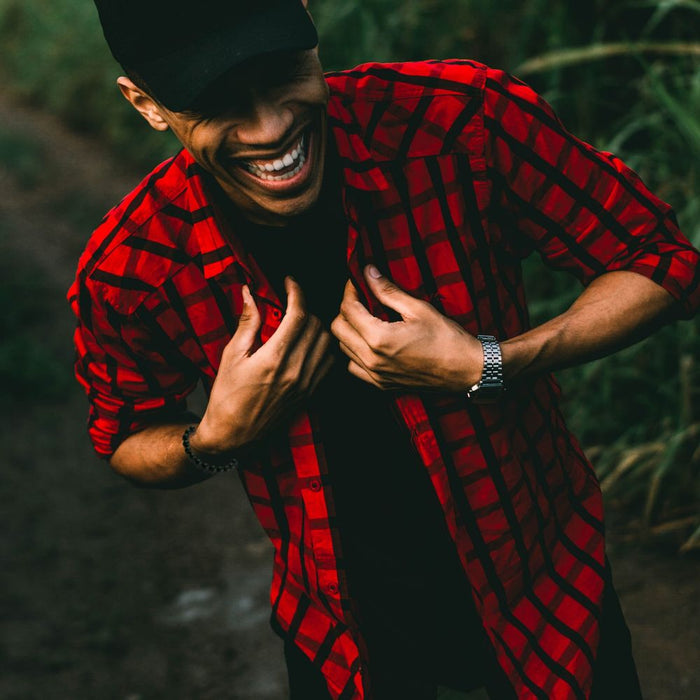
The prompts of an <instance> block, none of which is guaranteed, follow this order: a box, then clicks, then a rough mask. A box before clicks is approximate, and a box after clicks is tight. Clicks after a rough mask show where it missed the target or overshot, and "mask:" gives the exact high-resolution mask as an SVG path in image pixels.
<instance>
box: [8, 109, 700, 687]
mask: <svg viewBox="0 0 700 700" xmlns="http://www.w3.org/2000/svg"><path fill="white" fill-rule="evenodd" d="M0 125H1V126H0V132H1V133H0V136H2V137H3V138H7V137H9V136H11V137H12V138H16V139H17V140H18V141H19V142H20V143H23V144H25V146H26V149H28V150H30V151H32V153H33V154H34V156H33V157H34V158H35V159H37V158H38V159H39V166H40V167H39V168H38V170H37V168H36V167H35V171H36V172H33V171H32V166H31V163H30V165H29V166H28V167H29V171H28V174H27V171H26V168H25V171H22V172H19V171H18V168H19V167H20V166H19V162H18V161H17V162H16V161H14V160H13V159H12V158H7V157H6V158H5V160H4V162H2V163H1V164H0V166H1V167H0V209H1V211H2V216H1V217H0V254H1V255H2V256H4V257H5V258H6V259H7V258H8V256H11V257H12V259H13V260H18V261H21V263H22V265H26V266H28V267H29V268H30V269H32V270H34V271H35V274H37V275H38V276H39V278H40V279H41V280H43V282H44V286H45V292H46V295H45V299H44V303H45V304H46V306H47V308H49V309H50V310H51V312H52V316H51V317H50V318H49V319H47V320H45V321H44V322H42V323H41V324H40V325H38V326H37V327H36V329H35V332H36V336H37V343H44V344H46V346H47V347H49V348H51V349H52V351H53V352H55V353H56V356H57V357H58V358H59V359H60V361H61V362H62V363H64V364H65V365H66V366H68V365H69V364H70V361H71V357H72V347H71V344H70V333H71V330H72V327H73V320H72V318H71V316H70V313H69V311H68V308H67V304H66V303H65V301H64V294H65V290H66V288H67V287H68V284H69V283H70V280H71V277H72V274H73V271H74V269H75V263H76V260H77V255H78V253H79V252H80V250H81V248H82V246H83V244H84V242H85V239H86V237H87V235H88V233H89V230H90V228H91V227H92V226H94V224H95V223H96V222H97V221H99V218H100V217H101V215H102V213H103V212H104V211H106V209H107V208H108V207H109V206H111V205H112V204H114V203H116V202H117V201H118V199H119V198H120V197H121V196H123V195H124V194H125V193H126V192H127V191H128V190H129V189H130V187H132V186H133V185H134V184H135V182H136V181H137V179H138V176H135V175H134V174H133V173H129V172H126V171H124V170H122V169H120V168H119V167H118V165H117V164H116V163H115V161H114V158H113V157H112V156H111V155H110V154H108V153H107V152H106V151H105V150H104V149H102V148H101V147H100V146H99V145H98V144H95V143H93V142H91V141H90V140H88V139H85V138H82V137H79V136H76V135H74V134H71V133H70V132H68V131H67V130H65V129H64V128H62V127H61V126H60V125H59V124H57V123H55V122H54V121H53V120H52V119H51V118H49V117H47V116H46V115H42V114H38V113H36V112H34V111H32V110H29V109H26V108H20V107H18V106H17V105H13V104H12V103H11V102H10V101H9V100H7V99H6V98H2V96H0ZM35 165H36V164H35ZM22 167H24V166H22ZM71 387H72V385H71ZM0 407H1V408H0V410H2V419H1V420H0V444H1V445H2V447H3V449H2V458H0V459H2V462H3V464H2V479H3V485H2V489H1V490H0V505H1V507H2V513H3V523H4V533H3V537H2V540H1V541H0V556H1V557H2V577H1V578H0V592H1V595H0V615H1V620H2V625H1V627H0V665H1V667H2V668H1V671H0V698H2V699H5V700H20V699H30V698H31V699H33V698H36V699H38V700H50V699H57V700H64V699H65V700H67V699H75V700H88V699H89V700H92V699H96V700H103V699H104V700H111V699H113V698H114V699H115V700H116V699H119V700H150V699H160V698H163V699H165V698H167V699H173V700H177V699H180V698H182V699H188V700H193V699H196V700H207V699H216V700H219V699H221V700H228V699H231V700H234V699H235V700H282V699H283V698H284V697H286V681H285V678H286V676H285V672H284V666H283V662H282V656H281V646H280V643H279V640H277V638H276V637H275V636H274V635H273V634H272V632H271V631H270V629H269V625H268V616H269V611H268V600H267V596H268V594H267V590H268V587H269V583H270V575H271V569H270V566H271V561H270V549H269V546H268V542H267V540H266V538H265V537H264V535H263V533H262V530H261V529H260V527H259V525H258V524H257V521H256V520H255V518H254V517H253V515H252V511H251V509H250V507H249V505H248V503H247V501H246V500H245V497H244V495H243V493H242V489H241V488H240V485H239V483H238V481H237V480H236V478H235V477H233V476H222V477H218V478H216V479H213V480H210V481H209V482H207V483H205V484H202V485H199V486H196V487H193V488H190V489H187V490H183V491H173V492H160V491H149V490H141V489H135V488H133V487H132V486H130V485H128V484H127V483H125V482H123V481H122V480H120V479H119V478H118V477H116V476H114V475H113V474H111V473H110V471H109V469H108V467H107V466H106V465H105V464H104V463H103V462H101V461H100V460H98V459H97V458H96V457H95V456H94V454H93V453H92V450H91V447H90V445H89V443H88V440H87V437H86V433H85V415H86V402H85V400H84V398H83V396H82V394H81V392H80V391H79V390H78V389H77V387H72V388H71V389H69V390H67V392H66V396H65V400H63V401H60V402H55V401H54V402H47V401H42V402H38V401H35V400H33V397H32V396H31V395H27V396H24V397H22V398H20V399H15V400H13V401H9V400H7V399H4V400H2V401H1V402H0ZM610 520H611V523H609V526H610V530H611V533H610V545H609V555H610V559H611V562H612V566H613V570H614V574H615V580H616V584H617V588H618V592H619V594H620V597H621V600H622V604H623V607H624V610H625V613H626V616H627V620H628V623H629V626H630V628H631V630H632V634H633V639H634V648H635V656H636V659H637V663H638V667H639V672H640V676H641V679H642V685H643V688H644V691H645V697H646V698H647V699H648V700H671V699H673V700H682V699H687V700H696V699H697V698H700V625H698V623H697V621H698V619H700V595H698V594H699V593H700V583H699V581H700V560H699V559H698V558H697V557H695V558H693V557H685V558H679V557H678V556H677V555H675V554H674V553H673V552H672V551H670V550H664V549H661V548H658V547H657V548H651V547H648V546H647V547H646V548H645V547H642V546H641V545H631V544H629V543H624V542H623V538H622V537H621V534H620V533H621V532H622V527H621V526H622V525H624V522H623V518H622V516H621V515H619V514H618V515H616V516H614V517H611V518H610ZM623 700H624V699H623Z"/></svg>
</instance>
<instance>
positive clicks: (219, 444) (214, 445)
mask: <svg viewBox="0 0 700 700" xmlns="http://www.w3.org/2000/svg"><path fill="white" fill-rule="evenodd" d="M223 432H224V431H221V430H217V429H216V428H215V427H213V426H212V425H211V424H210V422H209V421H207V417H206V414H205V416H204V417H203V418H202V420H201V421H200V422H199V424H197V427H196V429H195V430H194V431H193V432H192V434H191V435H190V447H191V448H192V450H194V451H195V452H196V453H197V454H198V455H201V456H202V457H203V458H206V457H211V458H212V459H222V460H223V459H225V458H226V456H227V454H229V453H230V452H232V451H233V450H235V449H237V448H238V445H236V444H234V443H233V441H232V440H231V439H230V436H227V437H228V439H227V440H225V441H224V440H222V439H221V435H222V434H223Z"/></svg>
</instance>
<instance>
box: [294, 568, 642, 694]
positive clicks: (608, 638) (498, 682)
mask: <svg viewBox="0 0 700 700" xmlns="http://www.w3.org/2000/svg"><path fill="white" fill-rule="evenodd" d="M608 574H609V568H608ZM600 634H601V638H600V645H599V648H598V653H597V655H596V660H595V664H594V666H593V690H592V692H591V696H590V697H591V700H622V699H624V700H640V699H641V697H642V693H641V690H640V687H639V678H638V677H637V669H636V667H635V664H634V659H633V658H632V641H631V637H630V633H629V629H628V628H627V624H626V623H625V618H624V615H623V614H622V609H621V608H620V602H619V599H618V597H617V593H616V592H615V588H614V587H613V584H612V576H611V575H610V574H609V579H608V581H607V583H606V589H605V594H604V597H603V613H602V616H601V622H600ZM284 653H285V659H286V661H287V670H288V674H289V693H290V695H289V697H290V700H330V697H331V696H330V694H329V693H328V690H327V688H326V684H325V682H324V680H323V676H322V674H321V672H320V671H319V670H318V669H317V668H316V667H315V666H314V665H313V664H312V663H311V661H309V659H308V658H307V657H306V656H305V655H304V654H303V653H302V652H301V651H299V649H297V647H296V646H295V645H294V644H292V643H291V642H289V641H285V646H284ZM426 665H427V666H429V664H426ZM478 665H479V668H480V669H481V670H483V674H482V681H481V682H480V683H479V684H478V686H483V687H485V688H486V692H487V694H488V696H489V698H491V700H511V699H515V698H516V695H515V692H514V691H513V689H512V686H511V684H510V683H509V681H508V679H507V678H506V676H505V674H504V673H503V671H502V670H501V668H500V666H499V665H498V664H497V662H496V660H495V656H494V654H493V652H492V650H491V648H490V645H489V644H488V643H487V642H486V638H485V636H484V643H483V648H482V649H481V650H479V652H478ZM425 671H426V669H425V668H413V667H412V668H410V669H403V670H400V671H394V672H393V673H392V671H391V670H383V669H375V671H374V673H373V675H372V687H373V695H372V700H434V699H435V698H436V697H437V689H438V686H443V687H450V688H455V689H459V690H465V691H467V690H473V689H475V687H478V686H474V684H473V683H469V682H466V683H463V684H459V683H455V682H454V681H452V680H449V679H446V678H444V677H440V675H439V674H437V675H436V674H435V673H425Z"/></svg>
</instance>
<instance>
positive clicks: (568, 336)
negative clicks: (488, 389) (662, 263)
mask: <svg viewBox="0 0 700 700" xmlns="http://www.w3.org/2000/svg"><path fill="white" fill-rule="evenodd" d="M673 304H674V300H673V298H672V297H671V295H670V294H669V293H668V292H666V290H664V289H663V288H662V287H660V286H659V285H657V284H656V283H654V282H652V281H651V280H649V279H647V278H646V277H644V276H642V275H639V274H637V273H634V272H626V271H618V272H610V273H607V274H605V275H602V276H601V277H599V278H597V279H596V280H594V281H593V282H591V284H590V285H589V286H588V287H587V288H586V289H585V290H584V291H583V293H582V294H581V295H580V296H579V297H578V299H577V300H576V301H575V302H574V303H573V304H572V306H571V307H570V308H569V309H568V310H567V311H565V312H564V313H563V314H561V315H559V316H557V317H556V318H553V319H552V320H551V321H548V322H547V323H544V324H542V325H541V326H538V327H536V328H533V329H532V330H530V331H528V332H526V333H523V334H522V335H519V336H516V337H514V338H510V339H508V340H505V341H504V342H502V343H501V350H502V353H503V370H504V377H505V380H506V382H508V381H513V380H514V379H517V378H518V377H523V376H527V375H530V374H539V373H542V372H550V371H553V370H556V369H562V368H564V367H571V366H573V365H577V364H581V363H583V362H587V361H589V360H594V359H597V358H599V357H603V356H605V355H607V354H609V353H611V352H614V351H615V350H618V349H620V348H623V347H626V346H628V345H631V344H632V343H634V342H636V341H638V340H640V339H642V338H644V337H646V336H647V335H648V334H649V333H651V332H652V331H653V330H654V329H655V328H657V327H659V326H660V325H662V324H663V322H664V321H666V320H668V318H669V311H670V310H671V307H672V306H673Z"/></svg>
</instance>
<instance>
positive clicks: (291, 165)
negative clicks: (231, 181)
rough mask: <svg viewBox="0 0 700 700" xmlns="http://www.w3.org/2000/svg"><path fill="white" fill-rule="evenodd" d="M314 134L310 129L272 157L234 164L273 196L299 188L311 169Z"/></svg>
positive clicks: (237, 160) (313, 152) (239, 161)
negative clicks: (272, 193) (271, 192)
mask: <svg viewBox="0 0 700 700" xmlns="http://www.w3.org/2000/svg"><path fill="white" fill-rule="evenodd" d="M315 142H316V133H315V129H313V128H311V127H309V128H307V129H306V130H305V131H303V132H302V133H301V135H300V136H299V137H297V138H296V139H295V141H294V142H293V143H292V145H291V146H290V147H288V148H287V149H286V150H285V151H284V152H281V153H279V154H277V155H276V156H275V157H272V158H264V159H262V158H256V159H241V158H238V159H236V160H235V163H236V165H237V166H238V167H239V168H240V169H241V170H242V171H243V172H244V173H245V175H246V176H247V177H249V178H251V179H252V180H253V181H254V182H255V183H256V184H257V185H258V186H259V187H262V188H263V189H266V190H268V191H273V192H275V193H283V192H284V193H286V192H292V191H294V190H296V189H298V188H299V187H302V186H303V185H304V184H305V183H306V180H307V179H308V177H309V175H310V174H311V172H312V170H313V162H314V157H315V155H316V153H315V148H314V146H315Z"/></svg>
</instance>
